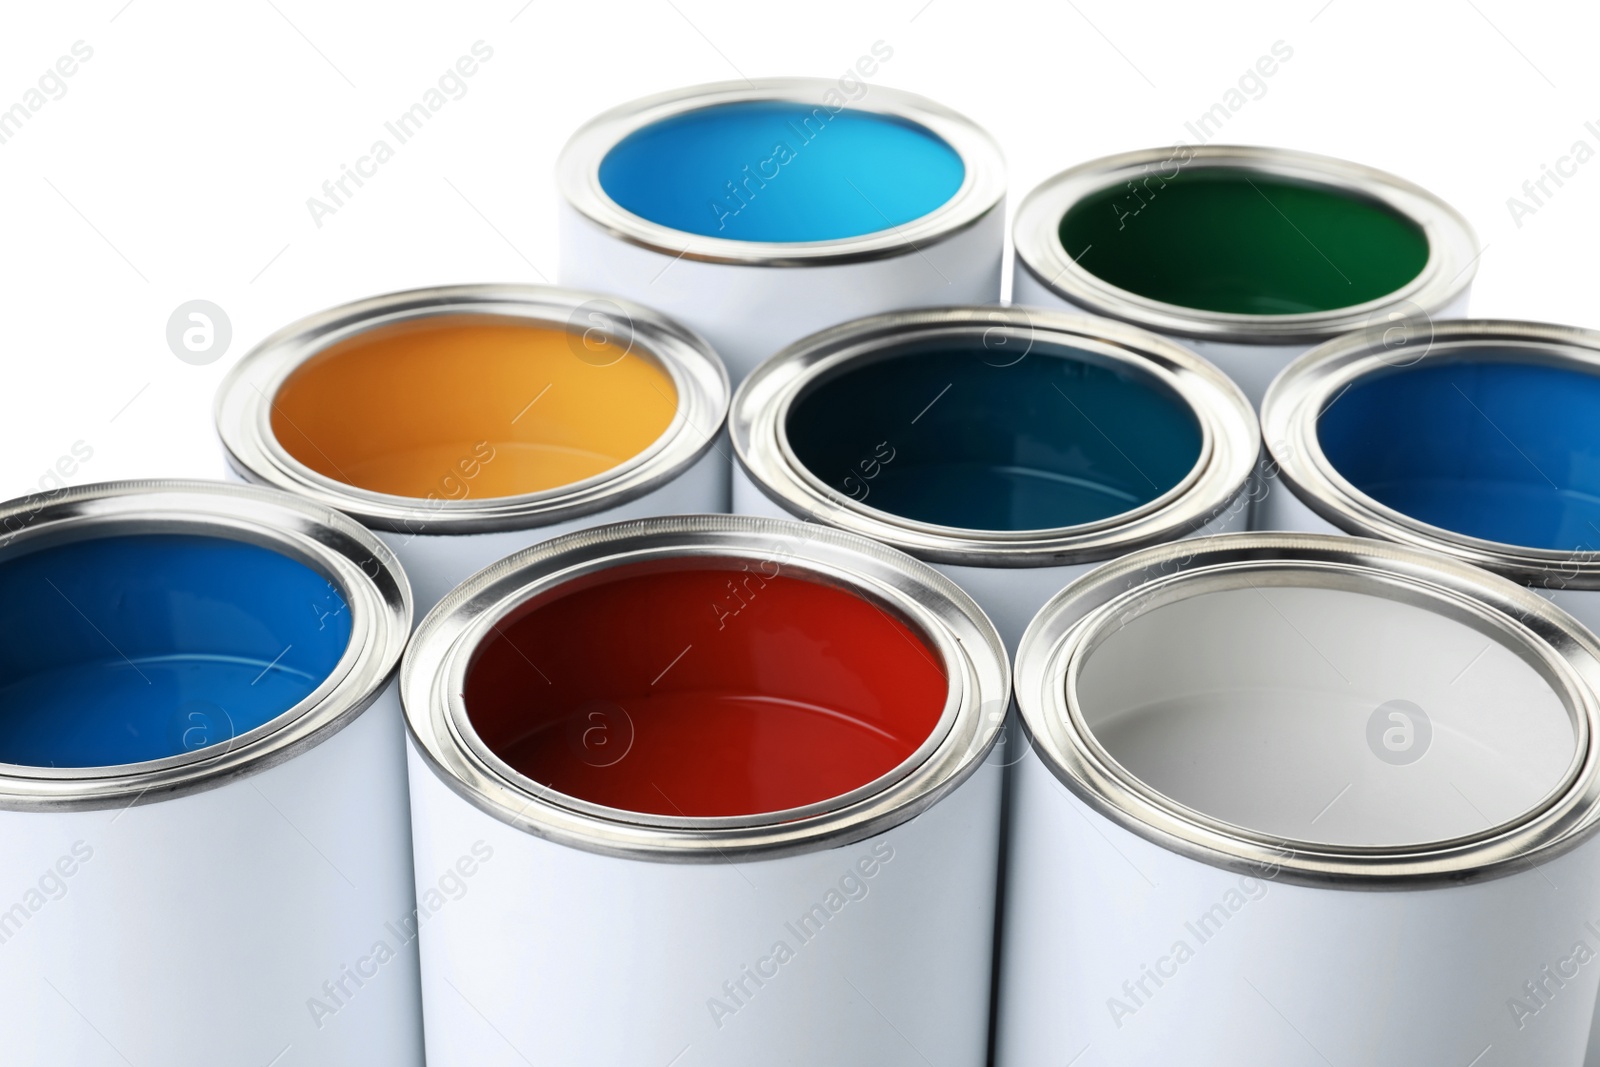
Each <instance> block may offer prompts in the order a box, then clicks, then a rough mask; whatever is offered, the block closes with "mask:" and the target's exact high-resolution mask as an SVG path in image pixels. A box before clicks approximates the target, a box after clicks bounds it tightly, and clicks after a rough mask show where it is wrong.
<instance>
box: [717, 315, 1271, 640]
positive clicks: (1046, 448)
mask: <svg viewBox="0 0 1600 1067" xmlns="http://www.w3.org/2000/svg"><path fill="white" fill-rule="evenodd" d="M729 435H730V437H731V439H732V441H733V447H734V452H735V455H736V456H737V465H736V467H735V470H734V485H733V505H734V510H735V511H736V512H741V513H746V514H767V515H782V516H793V517H799V518H803V519H807V520H810V521H812V522H817V523H821V524H824V525H828V526H834V527H838V528H840V529H844V530H849V531H851V532H853V533H858V534H862V535H864V536H867V537H871V538H874V539H876V540H878V541H882V542H884V543H886V544H890V545H893V546H895V547H896V548H898V549H900V550H902V551H904V552H909V553H910V554H911V555H914V556H916V557H917V558H918V559H921V560H923V561H924V562H926V563H929V564H930V565H932V566H934V567H937V568H938V569H939V570H941V571H943V572H944V573H945V574H946V575H947V576H949V577H950V578H951V579H953V580H954V581H955V582H956V583H957V584H958V585H960V586H961V587H962V588H964V589H966V590H967V592H969V593H970V594H971V595H972V596H973V597H974V598H975V599H976V600H977V601H978V603H979V604H981V605H983V609H984V611H986V612H987V613H988V615H989V617H990V618H991V619H993V620H994V622H995V625H996V626H997V627H998V628H999V630H1000V634H1001V636H1002V638H1004V640H1005V642H1006V647H1007V648H1008V649H1015V647H1016V643H1017V641H1018V640H1019V639H1020V638H1021V636H1022V631H1023V629H1024V628H1026V626H1027V625H1028V622H1029V621H1030V620H1031V619H1032V618H1033V616H1034V614H1035V613H1036V612H1037V611H1038V610H1039V607H1040V605H1042V604H1043V603H1044V602H1045V601H1046V600H1048V599H1049V598H1050V597H1051V596H1052V595H1054V594H1055V593H1056V592H1057V591H1058V590H1060V589H1061V588H1062V587H1063V586H1065V585H1066V584H1067V583H1068V582H1070V581H1072V580H1073V579H1074V578H1076V577H1078V576H1079V575H1081V574H1084V573H1086V572H1087V571H1089V570H1091V569H1092V568H1094V567H1095V566H1096V565H1098V564H1100V563H1102V562H1104V561H1106V560H1108V559H1112V558H1115V557H1116V556H1119V555H1122V554H1123V553H1125V552H1128V551H1131V550H1133V549H1135V548H1142V547H1144V546H1146V545H1151V544H1157V543H1160V542H1164V541H1173V540H1177V539H1179V538H1183V537H1189V536H1193V535H1197V534H1204V533H1218V532H1222V531H1225V530H1235V529H1239V530H1242V529H1244V528H1245V527H1246V524H1247V522H1248V516H1247V514H1246V513H1247V511H1248V509H1249V503H1250V500H1249V494H1248V492H1247V491H1246V490H1247V486H1248V485H1249V483H1250V476H1251V474H1252V472H1253V471H1254V469H1255V466H1256V461H1257V457H1258V454H1259V452H1260V435H1259V433H1258V431H1257V428H1256V420H1255V414H1254V412H1253V410H1252V409H1251V407H1250V403H1249V401H1247V400H1246V399H1245V397H1244V395H1243V394H1242V393H1241V392H1240V391H1239V389H1238V387H1237V386H1235V385H1234V384H1233V383H1232V382H1231V381H1229V380H1228V379H1227V378H1226V377H1225V376H1224V375H1223V374H1222V373H1221V372H1220V371H1218V370H1217V369H1216V368H1215V367H1213V366H1211V365H1210V364H1209V363H1207V362H1206V361H1205V360H1203V359H1200V358H1199V357H1197V356H1196V355H1195V354H1194V353H1193V352H1191V351H1189V350H1188V349H1186V348H1184V347H1183V346H1181V345H1178V344H1176V343H1174V342H1172V341H1168V340H1166V339H1165V338H1162V337H1158V336H1156V335H1154V334H1150V333H1147V332H1145V331H1143V330H1139V329H1136V328H1134V327H1131V326H1126V325H1124V324H1122V323H1118V322H1112V321H1109V320H1105V319H1092V318H1088V317H1085V316H1079V315H1068V314H1064V313H1061V312H1056V311H1044V310H1038V309H1025V308H1020V307H1013V308H993V307H989V308H981V307H964V308H940V309H935V310H930V311H909V312H902V313H896V314H887V315H879V316H875V317H872V318H868V319H862V320H860V321H857V322H851V323H846V324H844V325H842V326H837V327H834V328H833V329H830V330H825V331H823V332H821V333H818V334H816V335H814V336H812V337H809V338H806V339H805V340H803V341H801V342H799V343H797V344H795V345H793V346H791V347H790V348H788V349H786V350H785V351H784V352H782V353H780V354H779V355H777V356H774V357H773V358H772V359H771V360H769V361H767V362H766V363H765V364H763V365H762V366H761V367H760V368H759V369H758V370H757V371H756V372H755V373H754V374H752V375H751V376H750V377H749V378H747V379H745V382H744V384H743V385H742V386H740V388H739V390H738V392H737V393H736V395H735V397H734V404H733V409H732V412H731V414H730V416H729Z"/></svg>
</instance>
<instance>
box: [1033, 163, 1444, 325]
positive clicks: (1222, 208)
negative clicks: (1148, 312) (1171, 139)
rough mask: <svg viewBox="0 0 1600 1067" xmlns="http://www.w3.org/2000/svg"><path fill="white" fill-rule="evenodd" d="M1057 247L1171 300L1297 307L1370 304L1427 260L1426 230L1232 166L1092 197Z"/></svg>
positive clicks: (1109, 276)
mask: <svg viewBox="0 0 1600 1067" xmlns="http://www.w3.org/2000/svg"><path fill="white" fill-rule="evenodd" d="M1060 236H1061V244H1062V247H1064V248H1065V249H1066V251H1067V254H1068V255H1070V256H1072V257H1073V258H1074V259H1075V260H1077V261H1078V263H1079V264H1080V265H1081V266H1082V267H1083V268H1084V269H1085V270H1087V271H1089V272H1090V273H1092V274H1094V275H1096V276H1097V277H1099V278H1101V279H1102V280H1104V281H1107V282H1110V283H1111V284H1112V285H1115V286H1117V287H1118V288H1120V289H1125V290H1127V291H1129V292H1131V293H1136V294H1137V295H1139V296H1142V297H1146V298H1148V299H1151V300H1159V301H1161V302H1162V303H1166V304H1176V305H1178V306H1180V307H1187V308H1196V309H1199V310H1202V311H1221V312H1232V313H1236V314H1244V315H1296V314H1303V313H1306V312H1315V311H1331V310H1334V309H1337V308H1344V307H1350V306H1352V305H1355V304H1363V303H1366V302H1367V301H1369V300H1376V299H1378V298H1379V297H1383V296H1387V295H1389V294H1390V293H1393V292H1394V291H1396V290H1397V289H1400V288H1402V287H1403V286H1405V285H1406V283H1408V282H1410V281H1411V280H1412V279H1413V278H1415V277H1416V276H1417V275H1418V274H1420V273H1421V272H1422V268H1423V266H1424V265H1426V263H1427V261H1428V239H1427V237H1426V235H1424V234H1423V232H1422V228H1421V227H1420V226H1418V225H1417V224H1416V223H1414V222H1412V221H1411V220H1410V219H1408V218H1406V217H1405V216H1404V215H1402V214H1400V213H1399V212H1398V211H1395V210H1394V209H1392V208H1390V207H1388V206H1387V205H1385V204H1382V203H1379V202H1378V201H1376V200H1371V199H1368V198H1366V197H1362V196H1358V195H1356V194H1354V193H1348V192H1344V191H1341V190H1338V189H1335V188H1333V187H1331V186H1326V185H1314V184H1310V183H1307V182H1298V181H1291V180H1288V179H1285V178H1275V177H1270V176H1268V175H1264V174H1259V173H1255V172H1253V171H1247V170H1244V169H1241V168H1234V167H1207V168H1203V169H1202V168H1191V169H1189V170H1184V171H1180V172H1179V173H1178V174H1177V175H1176V177H1173V178H1170V179H1168V178H1163V177H1161V176H1160V175H1158V174H1157V173H1155V172H1151V173H1150V174H1148V175H1147V176H1145V177H1144V178H1143V179H1141V180H1140V181H1138V182H1135V183H1129V184H1124V185H1119V186H1115V187H1113V188H1109V189H1102V190H1100V191H1098V192H1096V193H1094V194H1092V195H1090V196H1087V197H1085V198H1084V199H1083V200H1081V201H1079V202H1078V203H1077V204H1075V205H1073V207H1072V208H1071V209H1070V210H1069V211H1068V212H1067V213H1066V215H1065V217H1063V218H1062V220H1061V228H1060Z"/></svg>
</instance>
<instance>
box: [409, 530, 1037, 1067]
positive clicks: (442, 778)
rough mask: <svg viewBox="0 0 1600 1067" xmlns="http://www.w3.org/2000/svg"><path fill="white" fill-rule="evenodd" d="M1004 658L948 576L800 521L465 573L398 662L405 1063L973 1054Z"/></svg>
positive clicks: (983, 989) (439, 1066)
mask: <svg viewBox="0 0 1600 1067" xmlns="http://www.w3.org/2000/svg"><path fill="white" fill-rule="evenodd" d="M1009 683H1010V677H1009V669H1008V664H1007V661H1006V658H1005V653H1004V649H1003V647H1002V645H1001V644H1000V640H999V637H998V636H997V635H996V634H995V632H994V628H993V627H992V626H990V625H989V623H988V622H987V621H986V620H985V619H984V618H983V614H982V612H981V611H979V610H978V607H977V605H976V604H974V603H973V602H972V601H971V600H970V599H969V598H968V597H967V596H966V595H965V594H963V593H962V592H961V591H960V590H959V589H957V588H956V587H955V586H954V585H952V584H951V583H950V582H949V581H948V580H946V579H945V578H943V577H942V576H941V575H939V574H938V573H937V572H935V571H933V570H931V569H930V568H928V567H925V566H923V565H922V564H919V563H917V562H916V561H915V560H913V559H911V558H910V557H908V556H905V555H903V554H901V553H899V552H895V551H894V550H892V549H888V548H885V547H883V546H881V545H877V544H875V543H873V542H870V541H868V540H866V539H864V538H859V537H855V536H852V535H849V534H843V533H839V532H836V531H832V530H826V529H821V528H818V527H812V526H806V525H803V524H800V523H793V522H783V521H776V520H767V519H756V518H748V517H744V516H685V517H676V518H671V517H669V518H660V519H646V520H639V521H635V522H629V523H618V524H615V525H611V526H604V527H598V528H596V529H593V530H589V531H586V532H583V533H576V534H571V535H568V536H566V537H562V538H559V539H556V540H553V541H549V542H546V543H544V544H542V545H538V546H535V547H533V548H530V549H527V550H525V551H523V552H521V553H518V554H517V555H515V556H513V557H511V558H510V559H507V560H505V561H503V562H501V563H499V564H496V565H495V566H493V567H491V568H489V569H487V570H485V571H483V572H481V573H479V574H477V575H475V576H474V577H473V578H472V579H471V580H470V581H468V582H467V583H466V584H465V585H463V586H462V587H461V588H460V589H458V590H456V591H455V592H453V593H452V594H451V595H450V596H449V597H448V598H446V599H445V600H444V601H442V602H441V603H440V604H439V605H438V606H437V607H436V608H435V609H434V611H433V612H432V613H431V614H430V615H429V616H428V618H427V619H425V620H424V621H423V623H422V625H421V626H420V627H419V628H418V630H417V633H416V636H415V638H414V639H413V641H412V643H411V647H410V648H409V650H408V651H407V654H406V659H405V663H404V666H403V668H402V674H401V688H402V695H403V699H404V703H405V709H406V716H407V722H408V723H409V726H410V768H411V791H412V812H413V819H414V821H413V828H414V835H415V847H416V857H417V872H418V873H417V879H418V881H417V890H418V899H419V901H420V905H421V906H422V907H424V908H427V907H429V906H430V903H437V904H438V905H439V907H438V908H437V909H436V912H435V915H434V917H432V918H430V919H429V920H428V923H427V925H426V926H425V928H424V929H423V932H422V938H421V940H422V961H423V962H422V968H423V1002H424V1014H425V1027H424V1029H425V1032H426V1035H427V1051H428V1062H429V1063H430V1064H433V1065H435V1067H452V1065H466V1064H471V1065H474V1067H489V1065H496V1064H506V1065H510V1064H523V1063H525V1062H526V1063H628V1064H634V1063H655V1062H657V1061H659V1062H660V1063H662V1064H666V1063H672V1062H674V1061H676V1062H679V1063H684V1064H688V1063H696V1064H708V1065H716V1064H727V1065H733V1064H739V1065H743V1064H749V1063H753V1062H763V1061H766V1060H770V1058H771V1057H772V1055H773V1051H772V1050H774V1049H781V1050H782V1052H781V1056H782V1057H783V1058H784V1059H786V1060H792V1061H794V1062H804V1063H847V1062H905V1061H907V1060H918V1057H919V1056H920V1060H918V1062H921V1061H922V1060H925V1061H926V1062H928V1063H930V1064H935V1065H938V1067H945V1065H956V1064H960V1065H964V1067H976V1065H977V1064H980V1063H982V1062H983V1059H984V1054H985V1049H986V1044H987V1038H988V1033H989V1017H990V1011H989V1004H990V973H991V964H992V950H993V933H994V919H995V878H996V854H997V851H998V848H999V825H1000V824H999V816H1000V800H1001V797H1000V783H1001V768H1000V767H999V766H998V765H997V764H994V763H992V762H990V761H989V757H990V755H991V753H992V752H993V751H994V743H995V738H996V736H997V731H998V728H999V726H1000V723H1001V720H1002V719H1003V717H1004V712H1005V709H1006V706H1007V703H1008V700H1009ZM436 872H445V873H446V874H448V875H450V876H451V877H452V878H453V880H454V884H455V885H456V887H458V888H461V889H462V892H461V893H460V894H459V895H460V896H462V897H464V898H466V899H465V902H464V903H462V904H459V905H458V904H456V903H454V902H452V901H451V900H450V899H449V896H450V894H448V893H442V892H440V889H441V887H440V885H439V884H438V883H437V882H436ZM436 898H437V899H436ZM819 1020H823V1021H825V1024H819Z"/></svg>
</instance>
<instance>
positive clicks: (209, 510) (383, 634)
mask: <svg viewBox="0 0 1600 1067" xmlns="http://www.w3.org/2000/svg"><path fill="white" fill-rule="evenodd" d="M13 524H14V525H13ZM0 528H5V529H8V530H10V531H11V532H9V533H7V534H5V535H4V536H0V554H4V553H6V552H8V551H10V550H12V549H13V548H15V549H16V550H18V551H22V552H31V551H35V550H37V549H39V548H43V547H46V546H48V545H50V544H56V543H61V542H63V541H64V540H68V539H74V538H77V537H80V536H82V535H84V534H85V532H86V531H90V532H91V534H92V535H93V536H118V535H128V534H142V533H196V534H201V535H211V536H219V537H226V538H228V539H232V540H239V541H244V542H247V543H251V544H256V545H259V546H261V547H263V548H268V549H271V550H273V551H276V552H279V553H281V554H283V555H286V556H289V557H290V558H292V559H295V560H296V561H297V562H300V563H302V564H305V565H306V566H309V567H311V568H312V569H313V570H316V571H317V572H318V573H320V574H321V575H322V576H323V577H325V578H327V579H328V580H329V581H330V582H332V583H335V584H336V585H337V586H338V588H339V592H340V594H341V595H342V596H343V598H344V600H345V603H346V605H347V606H348V608H349V610H350V619H351V634H350V641H349V644H348V645H347V646H346V648H345V650H344V652H343V653H342V654H341V656H340V659H339V662H338V663H337V664H335V666H334V668H333V670H332V671H330V672H329V674H328V676H327V677H326V678H325V679H323V680H322V682H321V683H320V684H319V685H318V686H317V687H316V688H315V689H314V690H313V691H312V692H311V693H310V694H308V695H307V696H306V697H305V698H304V699H302V700H300V701H299V702H297V703H296V704H295V705H294V706H293V707H291V708H287V709H285V710H284V711H283V712H281V713H280V714H278V715H277V716H275V717H273V718H272V719H270V720H268V721H267V722H266V723H263V724H262V725H261V726H258V727H256V728H255V729H253V730H250V731H248V732H246V733H243V734H240V735H239V736H238V737H235V738H232V739H231V740H230V741H229V742H227V743H226V744H217V745H210V746H207V747H204V748H199V749H195V750H194V751H192V752H187V753H183V754H180V755H177V756H171V757H167V758H164V759H160V760H151V761H148V762H144V763H130V764H122V765H116V766H107V767H90V768H37V767H20V766H16V765H9V764H6V765H0V810H19V811H79V810H94V809H102V808H111V807H132V806H134V805H135V804H140V805H143V804H150V803H153V802H156V801H159V800H165V799H169V798H172V797H177V796H184V795H187V794H190V793H195V792H200V791H203V790H207V789H214V788H217V787H218V786H222V785H225V784H227V783H229V782H231V781H234V780H237V779H239V778H242V777H245V776H247V775H251V774H255V773H258V772H260V771H263V770H266V769H268V768H270V767H274V766H277V765H278V764H279V763H283V762H285V761H287V760H289V759H291V758H293V757H295V756H297V755H299V754H300V753H302V752H304V751H306V750H307V749H310V748H313V747H315V746H316V745H319V744H321V743H322V742H323V741H325V740H327V739H328V738H329V737H331V736H333V735H334V734H335V733H337V732H338V731H339V730H342V729H343V728H344V727H345V726H347V725H349V724H350V723H351V722H353V721H354V720H355V718H356V717H357V716H358V715H360V714H361V713H362V712H364V711H365V710H366V709H367V708H368V707H370V706H371V705H372V704H373V703H374V702H375V701H376V700H377V699H378V698H379V696H380V695H381V694H382V693H383V692H384V690H385V688H386V687H387V685H388V683H389V681H390V679H391V678H393V677H394V675H395V674H396V672H397V671H398V669H399V664H400V656H401V653H402V651H403V649H404V647H405V644H406V639H407V638H408V637H409V635H410V631H411V617H412V597H411V586H410V584H409V583H408V582H407V580H406V576H405V572H404V571H403V570H402V569H401V567H400V564H399V561H398V560H397V559H396V558H395V555H394V553H393V552H392V551H391V550H390V549H389V547H388V546H387V545H385V544H384V543H383V542H382V541H381V540H380V539H379V538H378V537H376V536H375V535H374V534H372V533H371V532H370V531H369V530H366V529H365V528H363V527H362V526H361V525H359V524H358V523H356V522H355V521H354V520H353V519H351V518H349V517H348V516H346V515H343V514H341V513H340V512H338V511H336V510H333V509H331V508H327V507H323V506H321V505H319V504H317V503H315V502H313V501H309V500H305V499H302V498H300V497H297V496H294V495H292V494H289V493H285V492H282V491H281V490H277V489H270V488H264V487H258V486H248V485H235V484H230V483H226V482H207V481H193V480H181V479H162V480H147V481H121V482H95V483H89V484H86V485H82V486H77V487H73V488H69V489H62V490H58V491H55V492H47V493H39V494H34V495H32V496H27V497H20V498H18V499H15V500H11V501H7V502H6V503H4V504H3V505H0Z"/></svg>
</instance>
